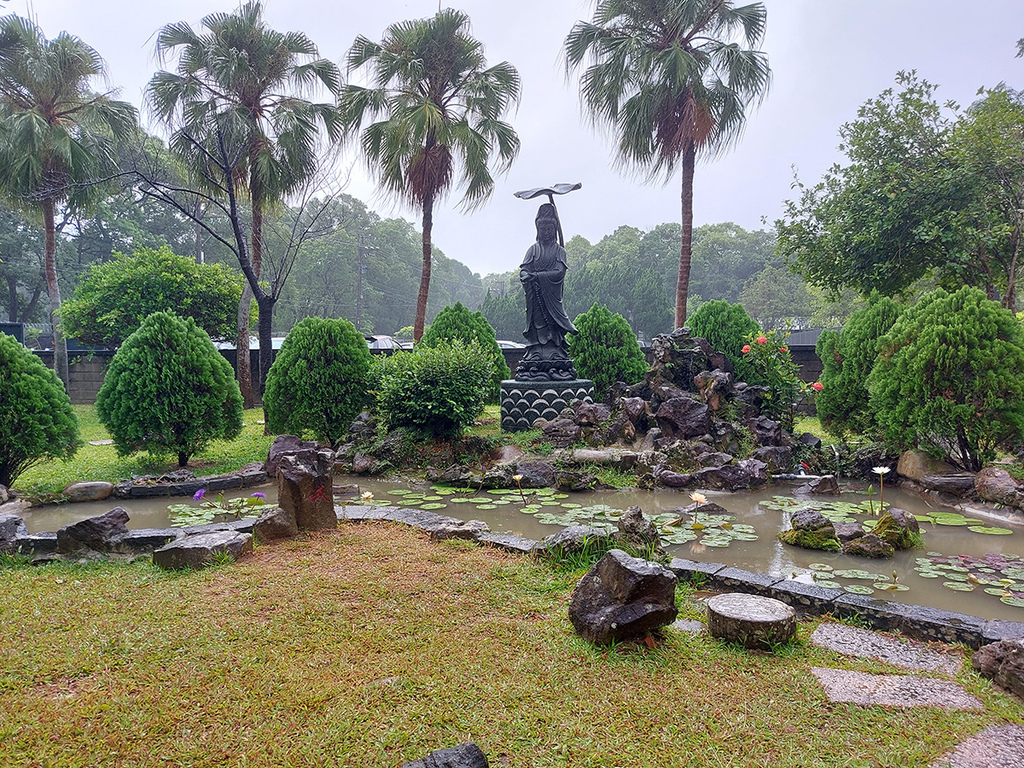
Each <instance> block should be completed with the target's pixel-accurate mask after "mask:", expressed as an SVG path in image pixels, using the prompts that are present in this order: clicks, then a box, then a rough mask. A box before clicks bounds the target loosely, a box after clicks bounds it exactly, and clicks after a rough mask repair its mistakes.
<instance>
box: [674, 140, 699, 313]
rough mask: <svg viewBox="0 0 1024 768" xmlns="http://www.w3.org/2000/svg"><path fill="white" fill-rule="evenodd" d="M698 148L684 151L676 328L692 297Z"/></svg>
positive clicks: (692, 145) (692, 147) (690, 145)
mask: <svg viewBox="0 0 1024 768" xmlns="http://www.w3.org/2000/svg"><path fill="white" fill-rule="evenodd" d="M696 165H697V148H696V146H695V145H694V144H693V142H692V141H691V142H690V143H689V144H688V145H687V147H686V149H685V150H684V151H683V190H682V195H681V202H682V209H683V210H682V225H683V233H682V240H681V242H680V245H679V277H678V278H677V280H676V317H675V327H676V328H682V327H683V326H684V325H686V300H687V298H688V297H689V295H690V258H691V254H692V244H693V171H694V167H695V166H696Z"/></svg>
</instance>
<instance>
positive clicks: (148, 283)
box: [61, 247, 243, 347]
mask: <svg viewBox="0 0 1024 768" xmlns="http://www.w3.org/2000/svg"><path fill="white" fill-rule="evenodd" d="M242 282H243V280H242V277H241V275H239V274H238V273H237V272H232V271H230V270H228V269H227V268H226V267H224V266H223V265H221V264H199V263H197V262H196V261H195V259H192V258H189V257H187V256H178V255H176V254H175V253H174V252H173V251H172V250H171V249H170V248H168V247H163V248H160V249H158V250H154V249H152V248H141V249H139V250H137V251H135V252H134V253H132V254H131V255H130V256H129V255H127V254H123V253H115V254H114V255H113V259H112V260H111V261H108V262H105V263H103V264H94V265H93V266H92V267H91V268H90V269H89V272H88V274H87V275H86V276H85V278H84V279H83V280H82V282H80V283H79V284H78V286H77V287H76V288H75V292H74V295H73V296H72V297H71V298H70V299H68V300H67V301H65V302H64V303H63V304H61V323H62V324H63V328H64V331H65V333H66V334H67V335H68V336H69V337H71V338H75V339H78V340H79V341H81V342H84V343H85V344H96V345H105V346H109V347H117V346H120V344H121V343H122V342H123V341H124V340H125V339H126V338H128V337H129V336H130V335H131V334H132V333H134V332H135V331H136V330H137V329H138V327H139V325H141V324H142V321H143V320H144V319H145V318H146V317H148V316H149V315H151V314H153V313H154V312H173V313H174V314H176V315H178V316H179V317H190V318H192V319H193V320H195V321H196V325H197V326H199V327H200V328H202V329H203V330H204V331H206V333H207V334H209V335H210V336H211V337H213V338H215V339H227V338H230V337H231V335H232V334H233V332H234V328H235V324H236V316H237V313H238V302H239V299H241V297H242Z"/></svg>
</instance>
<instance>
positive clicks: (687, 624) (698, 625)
mask: <svg viewBox="0 0 1024 768" xmlns="http://www.w3.org/2000/svg"><path fill="white" fill-rule="evenodd" d="M669 626H670V627H671V628H672V629H677V630H679V631H680V632H687V633H689V634H691V635H699V634H700V633H701V632H703V631H704V622H703V621H697V620H696V619H676V620H675V621H673V622H672V623H671V624H670V625H669Z"/></svg>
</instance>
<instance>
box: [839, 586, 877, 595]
mask: <svg viewBox="0 0 1024 768" xmlns="http://www.w3.org/2000/svg"><path fill="white" fill-rule="evenodd" d="M843 590H844V591H846V592H851V593H853V594H855V595H873V594H874V593H875V590H873V589H872V588H871V587H869V586H868V585H867V584H847V585H846V586H844V587H843Z"/></svg>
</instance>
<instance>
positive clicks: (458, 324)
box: [420, 302, 512, 403]
mask: <svg viewBox="0 0 1024 768" xmlns="http://www.w3.org/2000/svg"><path fill="white" fill-rule="evenodd" d="M456 339H458V340H460V341H461V342H463V343H464V344H469V343H470V342H472V341H476V343H477V344H479V346H480V349H482V350H484V351H485V352H487V354H488V355H489V357H490V359H491V366H492V368H493V369H494V374H493V376H492V378H491V385H490V386H489V387H488V389H487V402H488V403H496V402H498V400H499V398H500V396H501V382H502V381H503V380H505V379H510V378H512V371H510V370H509V367H508V364H507V363H506V362H505V355H504V353H502V351H501V348H500V347H499V346H498V341H497V337H496V336H495V335H494V329H493V328H492V327H491V324H490V323H488V322H487V318H486V317H484V316H483V314H482V313H480V312H470V311H469V310H468V309H466V308H465V307H464V306H462V303H461V302H456V303H455V304H454V305H453V306H448V307H445V308H444V309H442V310H441V312H440V313H439V314H438V315H437V317H435V318H434V321H433V322H432V323H431V324H430V327H429V328H427V329H426V330H425V331H424V332H423V337H422V338H421V339H420V344H422V345H423V346H425V347H436V346H439V345H440V344H442V343H445V342H451V341H454V340H456Z"/></svg>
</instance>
